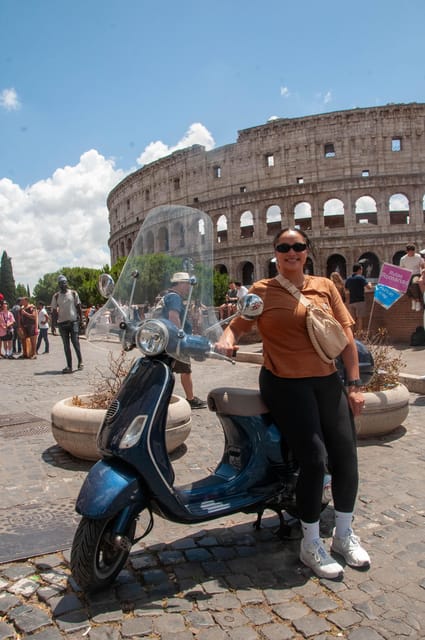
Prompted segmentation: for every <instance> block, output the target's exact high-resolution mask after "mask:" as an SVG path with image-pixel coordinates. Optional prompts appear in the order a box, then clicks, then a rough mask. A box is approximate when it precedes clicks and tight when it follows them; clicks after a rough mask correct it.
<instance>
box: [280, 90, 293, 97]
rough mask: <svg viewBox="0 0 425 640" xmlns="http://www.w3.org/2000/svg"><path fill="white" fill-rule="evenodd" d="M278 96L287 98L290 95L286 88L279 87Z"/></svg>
mask: <svg viewBox="0 0 425 640" xmlns="http://www.w3.org/2000/svg"><path fill="white" fill-rule="evenodd" d="M280 95H281V96H283V97H284V98H289V96H290V95H291V94H290V92H289V89H288V87H280Z"/></svg>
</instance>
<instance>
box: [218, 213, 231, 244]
mask: <svg viewBox="0 0 425 640" xmlns="http://www.w3.org/2000/svg"><path fill="white" fill-rule="evenodd" d="M227 240H228V233H227V216H225V215H224V213H223V215H221V216H220V217H219V218H218V220H217V242H218V243H219V244H220V243H221V242H227Z"/></svg>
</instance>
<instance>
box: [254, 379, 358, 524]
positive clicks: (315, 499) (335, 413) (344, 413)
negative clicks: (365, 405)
mask: <svg viewBox="0 0 425 640" xmlns="http://www.w3.org/2000/svg"><path fill="white" fill-rule="evenodd" d="M260 391H261V395H262V397H263V399H264V402H265V403H266V405H267V406H268V407H269V410H270V413H271V415H272V417H273V420H274V422H275V424H276V425H277V426H278V427H279V429H280V431H281V433H282V435H283V437H284V440H285V441H286V442H287V444H288V445H289V447H290V448H291V449H292V452H293V454H294V457H295V458H296V460H297V461H298V463H299V465H300V474H299V478H298V483H297V490H296V492H297V506H298V511H299V514H300V517H301V520H303V521H304V522H316V521H317V520H319V517H320V510H321V498H322V490H323V476H324V473H325V469H326V466H328V467H329V470H330V472H331V474H332V495H333V500H334V506H335V509H336V510H337V511H343V512H345V513H349V512H352V511H353V509H354V503H355V500H356V495H357V487H358V470H357V449H356V432H355V426H354V420H353V416H352V413H351V411H350V409H349V406H348V399H347V396H346V394H345V391H344V389H343V386H342V383H341V381H340V379H339V376H338V374H337V373H334V374H332V375H330V376H325V377H314V378H278V377H277V376H275V375H273V374H272V373H271V372H270V371H268V370H267V369H265V368H264V367H262V369H261V372H260Z"/></svg>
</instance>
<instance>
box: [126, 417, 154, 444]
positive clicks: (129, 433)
mask: <svg viewBox="0 0 425 640" xmlns="http://www.w3.org/2000/svg"><path fill="white" fill-rule="evenodd" d="M147 419H148V417H147V416H144V415H142V416H137V417H136V418H134V420H133V421H132V423H131V424H130V426H129V427H128V428H127V429H126V430H125V433H124V435H123V437H122V438H121V440H120V447H121V449H130V448H131V447H134V445H135V444H137V442H138V441H139V439H140V436H141V435H142V431H143V429H144V428H145V424H146V421H147Z"/></svg>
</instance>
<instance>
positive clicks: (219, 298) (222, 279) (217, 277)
mask: <svg viewBox="0 0 425 640" xmlns="http://www.w3.org/2000/svg"><path fill="white" fill-rule="evenodd" d="M228 288H229V276H228V275H227V273H220V272H219V271H214V305H215V306H216V307H219V306H220V305H221V304H223V303H224V302H225V300H226V293H227V290H228Z"/></svg>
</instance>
